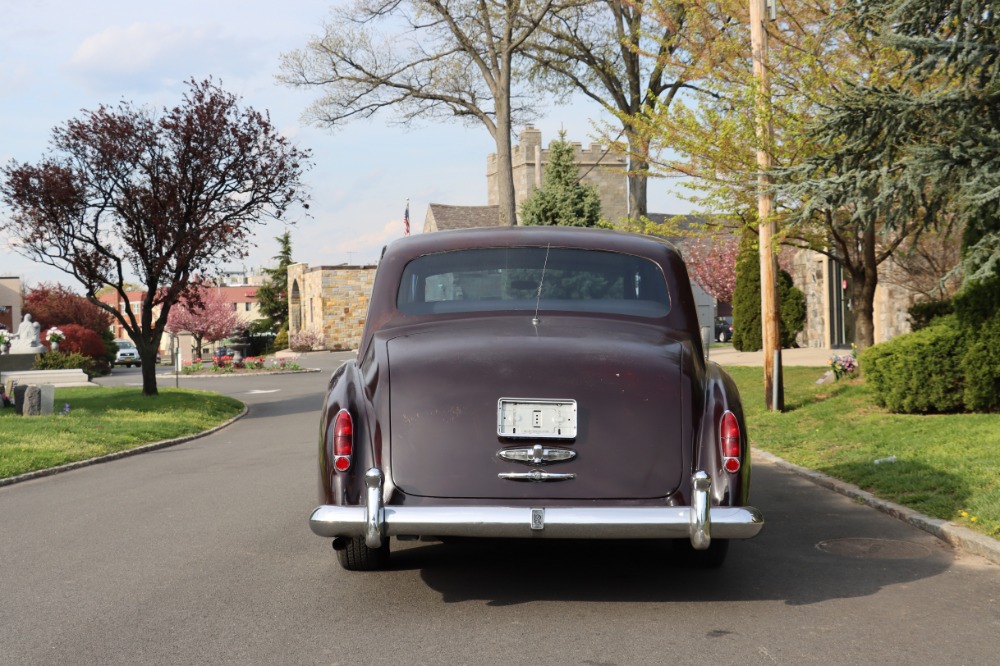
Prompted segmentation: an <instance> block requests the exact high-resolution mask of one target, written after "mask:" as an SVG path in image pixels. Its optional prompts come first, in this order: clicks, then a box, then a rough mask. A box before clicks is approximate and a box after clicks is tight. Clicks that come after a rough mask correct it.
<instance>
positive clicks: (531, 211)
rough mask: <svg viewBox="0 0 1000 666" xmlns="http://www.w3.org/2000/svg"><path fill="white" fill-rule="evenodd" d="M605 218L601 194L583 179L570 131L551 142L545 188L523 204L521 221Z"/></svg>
mask: <svg viewBox="0 0 1000 666" xmlns="http://www.w3.org/2000/svg"><path fill="white" fill-rule="evenodd" d="M600 219H601V197H600V195H599V194H598V193H597V188H595V187H594V186H593V185H585V184H583V183H581V182H580V169H579V168H578V167H577V165H576V160H575V158H574V151H573V146H572V145H571V144H570V143H569V142H568V141H566V132H565V131H562V132H559V139H558V140H556V141H553V142H552V143H551V144H549V162H548V164H547V165H546V166H545V173H544V176H543V183H542V188H541V189H540V190H535V191H534V192H532V193H531V196H529V197H528V198H527V199H526V200H525V202H524V203H523V204H521V222H522V224H526V225H549V226H554V225H561V226H567V227H593V226H595V225H597V223H598V222H599V221H600Z"/></svg>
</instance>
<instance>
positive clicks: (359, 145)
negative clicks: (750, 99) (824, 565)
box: [0, 0, 690, 288]
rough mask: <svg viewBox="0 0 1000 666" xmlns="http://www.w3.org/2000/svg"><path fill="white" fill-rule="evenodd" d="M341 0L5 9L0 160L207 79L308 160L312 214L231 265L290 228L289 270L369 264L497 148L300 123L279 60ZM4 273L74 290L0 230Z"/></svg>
mask: <svg viewBox="0 0 1000 666" xmlns="http://www.w3.org/2000/svg"><path fill="white" fill-rule="evenodd" d="M346 1H347V0H332V2H331V0H288V1H287V2H281V3H275V2H273V0H269V1H265V0H200V1H197V2H196V1H194V0H143V1H142V2H136V1H135V0H129V1H124V0H95V1H94V2H80V0H0V15H2V16H3V17H4V19H3V21H2V22H0V164H8V163H9V162H10V161H11V160H16V161H18V162H28V163H33V162H37V161H39V160H40V159H41V158H42V157H43V156H44V155H45V153H46V150H47V148H48V143H49V139H50V138H51V132H52V129H53V128H54V127H56V126H59V125H61V124H63V123H64V122H65V121H67V120H69V119H71V118H76V117H79V116H80V111H81V110H82V109H88V110H90V109H96V108H97V107H98V106H99V105H100V104H102V103H103V104H109V105H114V104H117V103H118V102H120V101H122V100H126V101H129V102H131V103H134V104H136V105H140V106H149V107H152V108H155V109H160V108H163V107H165V106H173V105H175V104H176V103H178V102H179V101H180V99H181V96H182V94H183V92H184V91H185V89H186V86H185V82H186V81H189V80H190V79H192V78H194V79H196V80H202V79H205V78H208V77H212V78H214V79H215V80H216V82H219V83H220V84H221V86H222V87H223V88H224V89H226V90H227V91H229V92H232V93H235V94H237V95H239V96H240V97H241V98H242V102H241V103H242V104H243V105H245V106H249V107H253V108H254V109H256V110H258V111H262V112H263V111H267V112H268V113H270V116H271V120H272V122H273V123H274V124H275V126H276V127H277V128H278V129H279V131H280V132H281V133H282V134H284V135H285V136H287V137H288V138H289V139H290V140H292V141H293V142H294V143H295V144H296V145H297V146H299V147H301V148H308V149H310V150H312V152H313V166H312V168H311V169H310V170H309V171H308V172H307V173H306V174H305V177H304V181H305V183H306V185H307V188H308V194H309V196H310V209H309V211H308V214H306V212H305V211H301V210H296V211H295V212H294V213H293V214H292V216H291V220H292V221H293V222H294V223H293V224H289V225H288V226H286V225H285V223H283V222H277V221H274V222H270V223H268V224H267V225H266V226H262V227H259V228H257V230H256V232H255V233H254V238H255V245H254V246H253V247H250V248H248V249H249V252H250V255H249V256H248V257H247V258H246V260H245V261H244V262H241V263H240V264H234V265H230V266H229V268H230V269H232V270H240V269H253V268H255V267H259V266H261V265H264V266H270V265H273V264H274V261H273V257H274V255H275V254H277V251H278V244H277V242H276V241H275V237H276V236H279V235H280V234H282V233H284V231H285V230H286V228H287V229H288V230H290V231H291V239H292V256H293V259H294V260H295V261H298V262H304V263H307V264H310V265H313V266H319V265H336V264H342V263H349V264H355V265H356V264H374V263H376V260H377V258H378V256H379V254H380V252H381V249H382V246H383V245H385V243H387V242H388V241H390V240H393V239H394V238H398V237H400V236H402V235H403V211H404V209H405V207H406V200H407V199H409V200H410V225H411V231H412V233H419V232H420V229H421V228H422V226H423V222H424V217H425V215H426V212H427V206H428V204H431V203H442V204H451V205H485V204H486V196H487V193H486V175H485V174H486V156H487V155H488V154H489V153H491V152H494V143H493V140H492V138H491V137H490V135H489V133H488V132H487V131H486V129H485V128H484V127H482V126H475V127H468V126H465V125H462V124H459V123H452V122H444V121H439V120H438V121H424V122H420V123H418V124H416V125H413V126H411V127H399V126H398V125H396V124H394V123H393V122H392V120H393V118H392V116H391V115H384V116H376V117H375V118H373V119H371V120H362V121H357V122H354V123H352V124H350V125H349V126H347V127H346V128H343V129H338V130H330V129H327V128H321V127H314V126H310V125H308V124H307V123H306V122H305V121H304V120H303V118H302V114H303V112H304V111H305V109H306V108H307V107H308V106H309V104H310V103H311V102H312V101H313V100H314V99H315V98H316V97H317V96H318V95H319V91H318V90H301V89H291V88H288V87H286V86H284V85H282V84H280V83H278V82H277V80H276V78H275V76H276V75H277V74H278V73H279V71H280V58H281V54H282V53H287V52H289V51H292V50H295V49H299V48H304V47H305V46H306V44H307V43H308V40H309V39H310V38H311V37H314V36H316V35H318V34H320V33H321V32H322V25H323V23H324V22H325V21H326V19H327V18H328V16H329V8H330V7H331V6H333V4H334V3H335V2H346ZM601 113H602V111H601V109H600V108H599V107H597V106H596V105H595V104H593V103H589V102H584V101H582V100H580V99H576V100H574V102H573V103H571V104H568V105H565V106H558V107H553V108H549V109H545V110H544V112H543V113H542V116H541V117H540V118H539V119H538V120H536V121H535V122H534V123H533V125H534V126H535V127H537V128H539V129H540V130H541V131H542V141H543V143H544V144H545V145H548V143H549V142H550V141H551V140H552V139H555V138H556V137H557V135H558V132H559V130H560V129H565V130H566V133H567V138H568V139H569V140H570V141H579V142H581V143H583V144H585V145H587V144H590V143H591V142H592V141H593V140H594V139H593V136H594V130H593V129H592V128H593V123H592V121H593V120H595V119H606V118H604V117H603V116H602V115H601ZM521 129H523V128H522V127H515V134H517V133H518V132H520V130H521ZM515 142H516V139H515ZM670 187H671V182H670V181H653V182H651V183H650V188H649V190H650V194H649V210H651V211H654V212H670V213H684V212H688V211H689V210H690V204H688V203H687V202H684V201H681V200H680V199H678V198H677V197H676V195H675V194H674V193H673V192H672V191H671V190H670ZM7 214H9V210H6V209H3V208H0V215H7ZM0 276H16V277H20V278H22V282H23V283H24V284H25V285H26V286H34V285H37V284H39V283H41V282H61V283H63V284H65V285H67V286H69V287H77V288H78V285H77V284H76V283H75V282H74V280H73V278H72V277H71V276H69V275H67V274H65V273H63V272H61V271H59V270H58V269H55V268H52V267H49V266H46V265H43V264H38V263H34V262H32V261H31V260H29V259H26V258H24V257H22V256H20V255H18V254H17V253H15V252H14V251H12V249H11V242H10V239H9V238H7V237H5V236H3V235H2V234H0Z"/></svg>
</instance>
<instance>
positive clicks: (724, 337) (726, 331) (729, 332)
mask: <svg viewBox="0 0 1000 666" xmlns="http://www.w3.org/2000/svg"><path fill="white" fill-rule="evenodd" d="M715 339H716V340H718V341H719V342H729V341H730V340H732V339H733V318H732V317H716V318H715Z"/></svg>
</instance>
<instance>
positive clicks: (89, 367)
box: [32, 351, 100, 379]
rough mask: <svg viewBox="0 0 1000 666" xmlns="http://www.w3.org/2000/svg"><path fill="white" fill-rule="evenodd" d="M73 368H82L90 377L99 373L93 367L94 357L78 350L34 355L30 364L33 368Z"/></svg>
mask: <svg viewBox="0 0 1000 666" xmlns="http://www.w3.org/2000/svg"><path fill="white" fill-rule="evenodd" d="M75 368H79V369H80V370H83V371H84V372H85V373H87V377H88V378H90V379H93V378H94V377H96V376H97V375H98V374H100V373H99V371H98V369H97V368H96V367H95V364H94V359H92V358H91V357H89V356H84V355H83V354H81V353H79V352H73V353H66V352H61V351H57V352H49V353H47V354H39V355H38V356H36V357H35V363H34V365H33V366H32V369H33V370H72V369H75Z"/></svg>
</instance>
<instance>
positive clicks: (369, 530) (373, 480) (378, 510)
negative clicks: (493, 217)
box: [364, 467, 385, 548]
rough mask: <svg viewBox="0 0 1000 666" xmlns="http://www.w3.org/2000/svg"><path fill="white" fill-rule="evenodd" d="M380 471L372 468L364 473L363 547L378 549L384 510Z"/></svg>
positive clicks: (383, 532) (382, 477)
mask: <svg viewBox="0 0 1000 666" xmlns="http://www.w3.org/2000/svg"><path fill="white" fill-rule="evenodd" d="M384 481H385V477H384V476H383V475H382V470H380V469H379V468H377V467H372V468H371V469H370V470H368V471H367V472H365V486H367V488H366V490H365V503H366V506H365V532H364V536H365V545H367V546H368V547H369V548H378V547H380V546H381V545H382V536H383V535H384V534H385V509H384V508H383V507H382V484H383V483H384Z"/></svg>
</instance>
